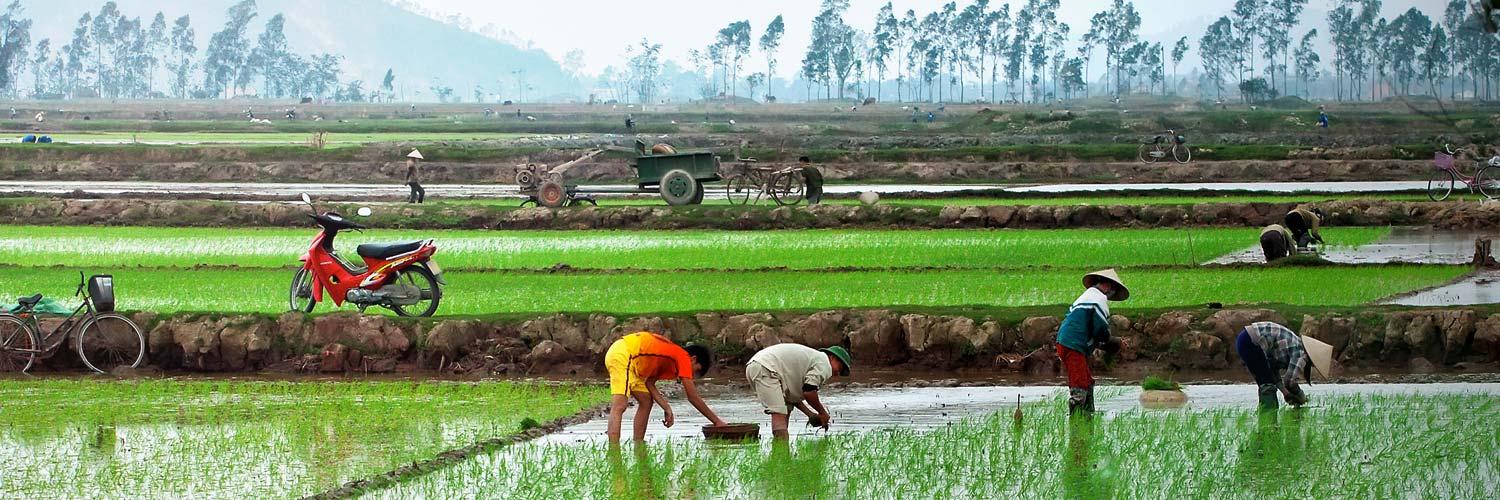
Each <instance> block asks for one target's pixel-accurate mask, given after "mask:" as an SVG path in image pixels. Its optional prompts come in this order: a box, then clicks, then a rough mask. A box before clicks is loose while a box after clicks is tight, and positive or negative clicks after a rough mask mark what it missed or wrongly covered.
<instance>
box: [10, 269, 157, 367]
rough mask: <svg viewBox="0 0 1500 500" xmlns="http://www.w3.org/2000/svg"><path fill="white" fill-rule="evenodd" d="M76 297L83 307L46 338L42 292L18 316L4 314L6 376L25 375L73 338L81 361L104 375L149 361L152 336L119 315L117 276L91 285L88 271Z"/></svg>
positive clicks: (96, 278)
mask: <svg viewBox="0 0 1500 500" xmlns="http://www.w3.org/2000/svg"><path fill="white" fill-rule="evenodd" d="M73 296H75V297H82V298H83V303H82V304H79V305H78V307H76V308H74V309H73V313H72V314H69V315H68V316H67V318H65V319H63V321H62V323H59V324H58V325H57V326H55V327H53V328H52V331H50V332H47V333H46V335H42V334H41V332H42V331H43V328H42V326H41V323H40V321H39V320H38V319H37V316H38V315H37V313H36V312H35V311H34V309H35V308H36V307H37V304H40V303H41V302H42V294H36V295H32V296H30V297H23V298H21V299H20V300H19V301H18V303H19V305H18V306H17V307H16V308H15V309H14V310H12V312H10V313H0V372H25V371H26V370H29V369H31V365H32V363H35V362H36V360H37V359H47V358H50V357H52V356H53V355H55V354H57V352H58V351H59V350H60V348H61V347H62V345H63V343H64V341H66V340H68V339H69V338H71V339H73V341H74V342H73V348H74V350H75V351H77V352H78V359H80V360H83V364H84V366H87V367H88V368H89V369H90V370H94V371H96V372H99V373H106V372H108V371H110V370H113V369H115V368H117V367H121V366H128V367H131V368H135V367H138V366H140V365H141V362H143V361H145V359H146V336H145V335H143V334H141V328H140V327H138V326H136V324H135V322H133V321H130V318H126V317H125V316H121V315H119V314H116V313H114V309H115V291H114V278H112V277H110V276H108V275H103V276H91V277H89V279H88V280H87V281H85V280H84V279H83V273H78V290H77V291H76V292H74V293H73Z"/></svg>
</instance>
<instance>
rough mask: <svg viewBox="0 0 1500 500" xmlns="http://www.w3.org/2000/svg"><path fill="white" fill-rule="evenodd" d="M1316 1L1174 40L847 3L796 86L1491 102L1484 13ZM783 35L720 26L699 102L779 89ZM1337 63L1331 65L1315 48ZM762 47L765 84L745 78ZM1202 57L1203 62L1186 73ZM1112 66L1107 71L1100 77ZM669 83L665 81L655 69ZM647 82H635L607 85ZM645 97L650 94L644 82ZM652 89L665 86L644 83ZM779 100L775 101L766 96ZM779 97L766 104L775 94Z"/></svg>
mask: <svg viewBox="0 0 1500 500" xmlns="http://www.w3.org/2000/svg"><path fill="white" fill-rule="evenodd" d="M1307 4H1308V0H1236V2H1235V3H1234V5H1233V8H1232V9H1231V11H1230V12H1229V13H1227V15H1224V16H1222V17H1219V18H1218V19H1217V20H1216V21H1214V22H1213V23H1211V24H1209V25H1208V26H1206V27H1205V29H1204V31H1203V32H1202V33H1201V34H1184V35H1183V36H1179V37H1178V38H1177V39H1175V40H1170V39H1169V40H1161V41H1148V40H1143V39H1142V37H1141V33H1140V29H1141V12H1140V11H1138V10H1137V9H1136V7H1135V5H1134V3H1133V2H1132V1H1130V0H1112V2H1111V3H1110V4H1108V5H1107V6H1106V7H1105V8H1104V9H1102V10H1101V11H1099V12H1097V13H1095V14H1094V15H1093V16H1092V17H1091V18H1090V20H1089V23H1088V26H1086V28H1087V29H1083V28H1084V27H1077V28H1075V27H1073V26H1070V25H1069V24H1068V23H1065V22H1061V21H1059V19H1058V16H1057V14H1058V11H1059V10H1060V9H1061V8H1062V1H1061V0H1024V1H1018V2H1017V3H1015V4H1014V6H1013V4H1011V3H1000V4H995V3H992V2H991V0H974V1H973V2H972V3H970V4H968V5H964V6H960V5H959V4H958V2H949V3H947V4H943V5H942V6H941V7H939V8H938V9H937V10H934V11H932V12H927V13H919V12H917V11H915V10H907V11H905V12H898V11H896V10H895V9H894V7H893V5H892V4H891V3H889V2H887V3H886V4H885V5H884V6H882V7H880V9H879V11H878V12H877V13H876V14H875V18H874V19H873V20H872V22H871V23H870V24H868V25H866V26H868V29H862V28H859V27H855V26H852V25H851V24H850V22H849V21H848V17H849V16H848V14H849V13H848V10H849V2H848V0H821V4H820V7H819V11H818V12H819V13H818V15H817V16H816V17H814V18H813V19H812V20H811V28H812V30H811V33H812V35H811V40H810V41H809V43H808V45H807V48H806V51H805V53H804V57H803V58H802V61H801V65H800V67H799V69H798V71H797V72H796V74H795V75H794V76H793V77H792V79H791V80H792V81H794V82H796V84H799V85H800V86H802V87H803V89H802V90H803V92H804V95H806V96H807V99H808V100H815V99H839V100H844V99H848V98H849V97H850V96H851V95H852V96H854V97H856V98H863V97H867V96H874V97H879V98H882V99H884V98H886V97H887V95H888V92H887V89H886V86H887V84H893V86H894V89H892V90H894V93H895V96H896V99H897V100H901V101H929V102H954V101H956V102H970V101H976V100H983V101H987V102H1048V101H1052V100H1056V99H1071V98H1074V97H1088V96H1090V95H1091V94H1093V93H1098V92H1102V93H1105V94H1109V95H1124V94H1161V95H1168V94H1179V93H1183V92H1184V91H1186V90H1188V87H1189V85H1190V83H1191V81H1190V79H1189V78H1186V77H1187V76H1189V75H1184V74H1183V73H1184V72H1185V71H1190V72H1191V73H1192V74H1191V76H1192V77H1193V78H1192V80H1196V83H1197V88H1196V89H1195V90H1196V91H1197V93H1198V94H1199V95H1200V96H1204V97H1208V98H1219V99H1225V98H1233V97H1236V96H1237V97H1239V98H1242V99H1245V100H1253V101H1259V100H1266V99H1271V98H1275V97H1277V96H1282V95H1298V96H1303V97H1312V96H1313V94H1314V93H1315V91H1318V92H1319V93H1321V94H1322V95H1325V96H1327V97H1331V98H1336V99H1340V100H1362V99H1383V98H1387V97H1392V96H1402V95H1414V94H1429V95H1435V96H1436V95H1442V94H1446V95H1447V96H1448V97H1450V98H1459V97H1467V98H1477V99H1489V98H1491V97H1492V96H1493V93H1492V91H1491V86H1492V83H1493V82H1494V80H1495V79H1496V77H1497V76H1500V50H1497V49H1500V46H1497V45H1500V39H1497V38H1496V36H1495V35H1493V34H1490V33H1487V32H1485V31H1484V30H1483V29H1482V26H1483V24H1484V19H1482V18H1481V16H1483V15H1485V14H1482V13H1480V11H1477V10H1475V9H1472V8H1471V7H1470V5H1468V3H1467V2H1466V0H1449V3H1448V5H1447V8H1446V10H1445V12H1444V13H1443V17H1442V19H1440V20H1437V21H1434V20H1433V19H1431V18H1430V17H1429V16H1428V15H1427V14H1426V13H1424V12H1422V10H1421V9H1418V8H1416V7H1412V8H1410V9H1408V10H1406V11H1405V12H1403V13H1402V14H1400V15H1398V16H1396V17H1395V18H1393V19H1385V18H1383V17H1381V16H1380V11H1381V7H1382V4H1381V0H1337V1H1336V3H1335V4H1334V9H1332V10H1331V11H1329V12H1328V15H1327V17H1326V19H1324V20H1323V21H1325V22H1326V27H1324V28H1322V29H1321V30H1320V29H1319V28H1310V29H1307V30H1306V31H1298V29H1299V26H1304V25H1306V24H1307V23H1306V22H1304V17H1305V16H1304V12H1305V10H1306V7H1307ZM783 30H784V20H783V18H782V17H781V16H777V17H776V18H775V20H774V21H772V22H771V23H770V24H769V25H768V26H766V27H765V29H764V30H763V34H762V36H761V37H760V38H759V44H758V45H755V44H753V43H752V42H753V41H754V40H755V37H754V33H753V30H752V26H751V25H750V23H749V22H748V21H735V22H731V23H729V24H728V25H727V26H725V27H724V28H722V29H720V30H719V31H718V32H717V34H716V36H715V37H714V39H713V41H712V43H710V44H709V45H708V46H707V47H705V48H703V49H694V50H691V51H690V52H689V54H690V59H691V60H692V62H693V64H694V66H695V70H696V73H697V74H699V75H706V77H705V78H703V81H704V83H703V84H702V89H700V91H699V96H701V97H704V98H715V97H730V98H734V97H738V96H741V95H745V94H741V93H740V89H742V88H743V89H746V90H748V95H749V96H750V97H755V90H756V89H757V88H760V87H762V86H765V87H766V88H767V89H769V88H770V82H772V81H773V80H774V79H775V78H776V77H777V75H776V62H777V61H776V57H775V56H776V51H777V49H778V47H779V46H780V37H781V34H782V32H783ZM1325 36H1326V37H1328V38H1327V40H1326V42H1327V44H1328V45H1331V46H1332V48H1333V50H1332V51H1331V52H1330V53H1324V51H1325V49H1323V48H1322V47H1323V45H1321V44H1320V43H1321V42H1322V40H1320V37H1325ZM752 48H758V49H759V50H760V52H761V53H762V54H763V56H764V57H765V58H766V60H767V67H766V70H765V71H764V72H754V73H751V74H749V75H746V76H741V75H740V72H741V70H742V68H743V63H744V61H745V59H746V58H747V57H748V55H749V54H750V52H751V50H752ZM1193 50H1196V51H1197V55H1198V56H1199V62H1200V65H1199V66H1197V67H1193V68H1183V67H1181V65H1182V63H1183V61H1184V59H1186V57H1187V56H1188V54H1189V53H1190V52H1191V51H1193ZM1097 57H1102V58H1103V62H1104V67H1105V72H1104V74H1101V75H1089V69H1090V67H1091V63H1092V62H1093V61H1095V60H1096V59H1095V58H1097ZM657 73H661V72H657ZM626 77H629V78H633V79H634V78H639V72H638V71H637V72H633V73H632V72H620V73H611V74H608V75H605V77H604V78H602V79H601V80H604V81H614V80H617V79H620V78H626ZM632 81H636V83H635V84H634V85H636V86H637V87H639V86H640V85H642V82H639V81H638V80H632ZM645 85H646V86H651V87H653V88H657V87H659V86H660V82H657V83H645ZM768 92H769V90H768ZM767 97H769V96H767Z"/></svg>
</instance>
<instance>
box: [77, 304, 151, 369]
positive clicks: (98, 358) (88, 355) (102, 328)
mask: <svg viewBox="0 0 1500 500" xmlns="http://www.w3.org/2000/svg"><path fill="white" fill-rule="evenodd" d="M78 359H82V360H83V364H84V366H88V367H89V369H90V370H94V371H96V372H99V373H109V371H110V370H113V369H115V368H117V367H121V366H128V367H130V368H135V367H137V366H141V362H143V361H145V360H146V336H145V335H142V334H141V328H140V327H138V326H135V322H133V321H130V318H126V317H124V316H121V315H118V314H114V313H106V314H100V315H98V316H94V317H93V318H91V319H89V320H88V322H85V323H84V324H83V328H79V329H78Z"/></svg>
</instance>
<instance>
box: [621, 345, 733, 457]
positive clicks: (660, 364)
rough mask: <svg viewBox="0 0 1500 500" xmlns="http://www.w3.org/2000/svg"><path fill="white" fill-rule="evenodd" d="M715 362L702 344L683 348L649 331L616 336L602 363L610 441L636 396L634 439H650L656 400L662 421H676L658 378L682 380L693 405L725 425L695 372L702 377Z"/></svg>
mask: <svg viewBox="0 0 1500 500" xmlns="http://www.w3.org/2000/svg"><path fill="white" fill-rule="evenodd" d="M711 366H713V352H711V351H709V350H708V348H706V347H703V346H701V345H691V344H690V345H688V346H687V347H682V346H679V345H677V344H676V343H673V342H672V341H671V340H667V338H666V337H663V336H661V335H657V334H654V333H650V332H639V333H632V334H630V335H626V336H624V337H621V338H620V340H616V341H615V343H614V344H611V345H610V346H609V351H607V352H605V354H604V368H605V369H606V370H608V371H609V393H610V396H611V402H610V407H609V430H608V431H607V432H608V434H609V442H611V443H618V442H620V421H621V420H623V418H624V415H625V407H626V406H627V405H629V402H630V400H629V399H627V396H628V397H632V398H635V401H636V404H637V405H639V407H638V408H636V410H635V428H634V429H635V440H636V441H643V440H645V439H646V424H648V423H649V422H650V420H651V405H652V403H655V404H658V405H661V408H662V410H663V411H664V412H666V416H665V418H663V419H662V424H664V425H666V426H667V427H671V426H672V424H673V423H675V422H676V421H677V418H676V416H675V415H673V413H672V406H671V405H668V404H667V398H666V397H664V396H662V394H661V392H660V391H658V390H656V382H657V381H659V380H673V379H676V380H680V381H682V389H683V392H684V394H685V395H686V396H687V400H688V402H689V403H691V404H692V405H693V408H696V409H697V410H698V413H702V414H703V416H704V417H707V418H708V421H709V422H712V423H713V425H724V421H723V420H720V419H719V416H718V415H716V414H714V411H713V409H711V408H709V407H708V403H704V402H703V397H702V396H700V395H698V388H697V387H695V386H694V385H693V378H694V377H701V376H703V374H704V373H707V372H708V369H709V367H711Z"/></svg>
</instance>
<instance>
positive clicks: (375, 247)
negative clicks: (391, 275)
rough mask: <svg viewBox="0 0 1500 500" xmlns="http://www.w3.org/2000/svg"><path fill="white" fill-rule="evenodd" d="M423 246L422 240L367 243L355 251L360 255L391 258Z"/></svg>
mask: <svg viewBox="0 0 1500 500" xmlns="http://www.w3.org/2000/svg"><path fill="white" fill-rule="evenodd" d="M418 248H422V241H421V240H418V241H409V242H405V243H366V244H363V245H360V246H357V247H355V248H354V253H357V254H359V256H360V257H370V258H373V259H389V258H391V257H395V256H397V255H401V254H403V253H407V252H411V251H414V250H416V249H418Z"/></svg>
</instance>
